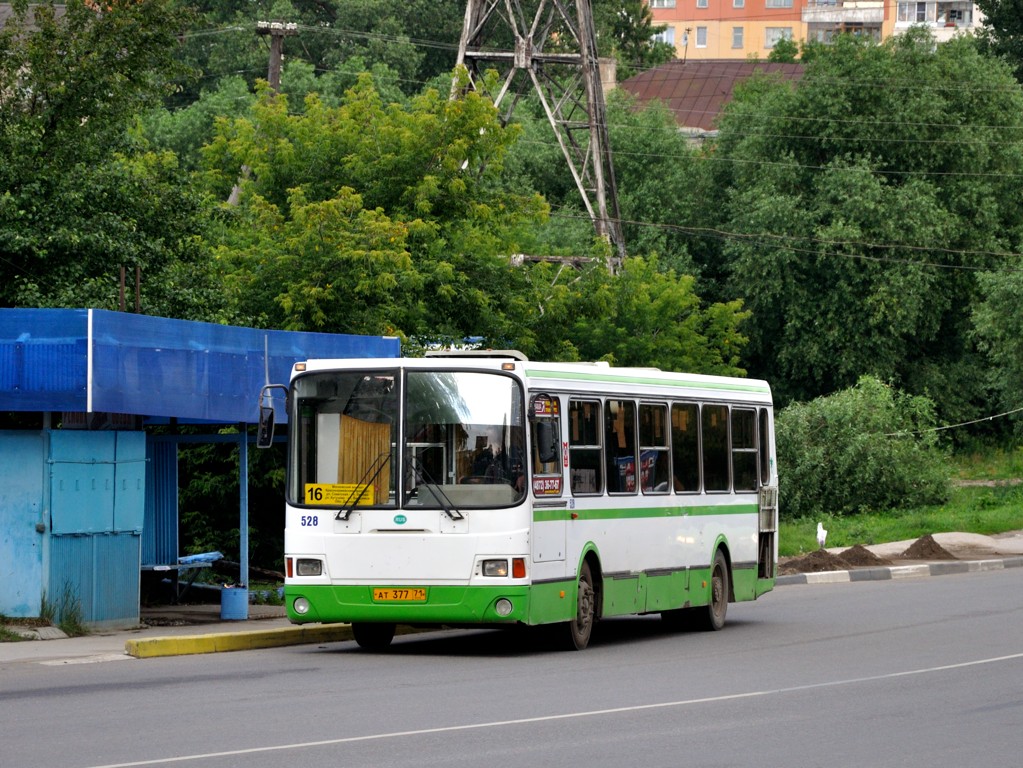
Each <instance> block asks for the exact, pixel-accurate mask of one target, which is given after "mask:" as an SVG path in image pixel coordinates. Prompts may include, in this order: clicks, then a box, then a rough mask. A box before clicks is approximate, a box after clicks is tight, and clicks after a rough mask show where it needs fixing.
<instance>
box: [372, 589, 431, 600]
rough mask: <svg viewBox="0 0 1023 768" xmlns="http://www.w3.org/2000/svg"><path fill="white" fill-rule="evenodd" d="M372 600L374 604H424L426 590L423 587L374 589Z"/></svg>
mask: <svg viewBox="0 0 1023 768" xmlns="http://www.w3.org/2000/svg"><path fill="white" fill-rule="evenodd" d="M373 600H374V601H375V602H381V601H396V602H401V603H424V602H426V590H425V589H424V588H423V587H374V588H373Z"/></svg>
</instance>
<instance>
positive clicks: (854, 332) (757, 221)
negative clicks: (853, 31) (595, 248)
mask: <svg viewBox="0 0 1023 768" xmlns="http://www.w3.org/2000/svg"><path fill="white" fill-rule="evenodd" d="M1021 136H1023V96H1021V94H1020V90H1019V88H1018V86H1017V85H1016V83H1015V82H1014V81H1013V80H1012V78H1011V75H1010V74H1009V72H1008V70H1007V68H1006V67H1005V66H1004V65H1002V64H1000V63H999V62H997V61H994V60H992V59H989V58H986V57H984V56H982V55H980V54H979V53H978V52H977V49H976V45H975V43H974V42H973V41H972V40H970V39H968V38H964V39H955V40H953V41H951V42H948V43H945V44H942V45H939V46H934V44H933V41H932V40H931V38H930V37H929V35H928V34H927V33H926V31H921V30H914V31H912V32H911V33H909V34H907V35H905V36H902V37H897V38H894V39H892V40H890V41H887V42H886V43H885V44H883V45H874V44H872V43H870V42H867V41H862V40H858V39H854V38H851V37H842V38H839V39H837V40H836V43H835V44H834V45H833V46H830V47H828V48H822V49H821V50H818V51H817V52H816V54H815V56H814V57H813V58H812V61H811V62H810V63H809V64H808V65H807V68H806V72H805V75H804V77H803V78H802V80H801V81H800V82H799V83H798V85H794V84H792V83H786V82H781V81H773V80H770V79H767V78H760V79H756V80H754V81H752V82H750V83H748V84H747V86H746V87H744V88H743V89H742V90H741V91H740V92H738V93H737V95H736V98H735V100H734V101H733V102H732V104H731V105H730V107H729V109H728V111H727V114H726V116H725V118H724V119H723V121H722V125H721V134H720V140H719V141H718V143H717V145H716V146H715V147H713V152H712V153H710V154H709V155H708V162H710V163H712V164H713V167H714V169H715V172H714V174H713V176H712V181H713V184H712V186H711V187H710V188H708V189H706V190H705V191H706V196H707V198H708V199H711V200H713V201H714V207H715V208H716V209H718V210H720V211H722V212H723V213H724V216H723V217H720V218H719V219H718V220H717V223H716V225H715V226H716V227H717V228H718V229H720V230H722V231H724V232H727V233H729V235H728V238H727V240H725V241H724V245H723V247H722V248H721V250H720V252H718V253H715V252H710V253H701V254H699V256H700V258H701V259H717V258H720V259H721V260H722V262H723V263H724V265H725V269H726V270H727V272H728V274H729V275H730V283H729V284H730V286H731V290H732V292H733V295H736V296H743V297H744V298H745V299H746V302H747V307H748V309H750V310H751V311H752V313H753V321H752V322H751V324H750V326H749V327H748V332H749V336H750V348H749V356H748V357H747V360H748V363H749V367H750V369H751V371H752V372H754V373H755V374H757V375H763V376H767V377H769V378H771V379H772V381H773V382H774V383H775V384H776V388H777V393H778V395H779V397H780V400H781V401H782V402H786V401H788V400H790V399H798V400H805V399H809V398H813V397H815V396H818V395H820V394H823V393H827V392H832V391H835V390H838V389H841V388H843V387H847V386H850V385H851V384H852V383H854V382H855V381H856V379H857V378H858V377H859V376H860V375H861V374H864V373H873V374H875V375H877V376H879V377H881V378H882V379H884V380H889V381H892V382H894V383H895V384H896V385H897V386H900V387H902V388H904V389H906V390H907V391H910V392H914V393H928V394H929V395H930V396H932V397H933V398H934V399H935V401H936V402H939V403H940V406H941V408H942V415H943V417H944V418H949V419H953V420H965V419H967V418H971V417H973V416H975V415H977V414H979V413H982V412H983V410H984V409H986V408H987V404H986V402H985V399H986V397H987V390H986V382H985V376H984V372H983V368H982V367H981V362H982V360H981V358H980V357H979V356H978V355H977V353H976V349H975V345H974V343H973V341H972V338H971V327H970V319H969V318H970V308H971V307H972V306H973V305H974V303H975V302H976V301H977V299H978V296H979V294H978V285H977V280H976V274H977V270H978V269H988V268H991V267H993V266H995V265H996V264H998V263H999V262H1000V260H1001V258H1002V257H1000V256H998V255H997V254H1000V253H1004V252H1006V251H1012V250H1014V249H1016V248H1018V244H1019V232H1020V229H1019V228H1020V214H1021V212H1023V207H1021V205H1020V202H1021V200H1020V189H1019V185H1018V184H1017V183H1016V179H1017V178H1018V176H1019V174H1020V173H1021V171H1023V164H1021V163H1023V156H1021V153H1020V146H1021V145H1020V142H1019V139H1020V137H1021Z"/></svg>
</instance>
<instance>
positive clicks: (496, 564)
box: [483, 560, 508, 576]
mask: <svg viewBox="0 0 1023 768" xmlns="http://www.w3.org/2000/svg"><path fill="white" fill-rule="evenodd" d="M483 575H484V576H507V575H508V561H507V560H484V561H483Z"/></svg>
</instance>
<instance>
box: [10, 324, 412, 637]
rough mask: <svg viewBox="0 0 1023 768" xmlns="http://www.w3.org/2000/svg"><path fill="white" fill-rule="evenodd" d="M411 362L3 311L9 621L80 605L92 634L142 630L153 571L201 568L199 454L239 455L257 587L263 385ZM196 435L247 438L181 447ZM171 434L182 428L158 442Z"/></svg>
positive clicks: (189, 329)
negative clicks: (182, 467)
mask: <svg viewBox="0 0 1023 768" xmlns="http://www.w3.org/2000/svg"><path fill="white" fill-rule="evenodd" d="M399 353H400V346H399V342H398V340H397V339H394V338H389V337H373V336H356V335H345V334H325V333H301V332H291V331H276V330H260V329H255V328H241V327H236V326H225V325H217V324H213V323H200V322H192V321H185V320H175V319H170V318H161V317H150V316H145V315H136V314H126V313H121V312H109V311H104V310H96V309H0V614H3V615H6V616H10V617H14V618H31V617H37V616H40V615H41V613H42V610H43V607H44V604H45V603H49V604H50V605H57V604H59V603H60V601H61V600H62V599H67V598H69V597H70V598H73V599H74V600H75V601H76V604H77V605H78V606H80V610H81V614H82V618H83V620H84V621H85V622H86V623H87V624H89V625H90V626H110V627H114V626H130V625H133V624H137V623H138V621H139V603H140V583H141V572H142V570H143V569H165V570H169V569H173V568H178V567H181V566H182V565H183V564H184V565H188V564H189V563H188V562H187V560H186V561H185V563H182V559H183V558H182V557H181V553H180V552H179V551H178V506H177V499H178V489H177V479H178V478H177V451H178V446H179V445H180V444H181V443H182V442H186V441H206V442H212V441H233V442H236V443H237V445H238V450H239V452H240V462H239V467H240V476H239V487H240V489H241V490H240V499H239V533H240V542H241V543H240V570H241V573H242V574H243V576H242V579H243V580H246V576H245V574H247V573H248V490H247V487H248V476H247V463H248V446H249V442H250V441H251V440H253V439H254V437H253V436H250V434H249V432H250V430H249V427H250V425H253V424H255V423H257V421H258V417H259V405H260V402H259V395H260V391H261V388H262V387H263V385H264V384H266V383H287V381H288V378H289V376H290V373H291V368H292V365H293V364H294V363H295V362H296V361H299V360H305V359H308V358H311V357H337V358H359V357H397V356H398V355H399ZM282 406H283V403H276V404H275V410H276V414H275V416H276V421H277V423H278V424H284V423H286V421H287V413H286V411H285V409H284V408H283V407H282ZM184 424H206V425H210V426H211V427H213V426H216V425H235V426H237V427H238V430H237V434H208V435H205V434H204V435H195V434H177V433H176V430H175V429H174V427H175V426H176V425H184ZM157 425H163V426H166V427H169V428H168V429H164V430H160V432H161V434H156V433H155V431H154V429H153V427H155V426H157ZM245 597H246V598H247V595H246V596H245ZM245 605H246V606H247V599H246V601H245ZM246 617H247V613H246V615H238V616H236V618H246Z"/></svg>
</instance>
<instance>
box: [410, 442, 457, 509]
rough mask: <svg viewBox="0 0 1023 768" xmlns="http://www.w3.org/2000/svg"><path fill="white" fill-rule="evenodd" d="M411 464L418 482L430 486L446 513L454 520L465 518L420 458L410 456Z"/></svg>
mask: <svg viewBox="0 0 1023 768" xmlns="http://www.w3.org/2000/svg"><path fill="white" fill-rule="evenodd" d="M409 466H411V467H412V471H413V472H414V473H415V478H416V482H419V483H424V484H426V485H429V486H430V492H431V493H434V494H436V496H437V501H439V502H440V508H441V509H443V510H444V513H445V514H446V515H447V516H448V517H450V518H451V519H452V520H464V519H465V516H464V515H463V514H462V513H461V512H459V511H458V510H457V509H455V505H454V504H452V503H451V499H449V498H448V495H447V494H446V493H444V489H443V486H441V484H440V483H438V482H437V481H436V480H434V479H433V475H431V474H430V472H429V470H427V469H426V467H424V466H422V465H421V463H420V462H419V460H418V459H417V458H416V457H415V456H414V455H411V456H409Z"/></svg>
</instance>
